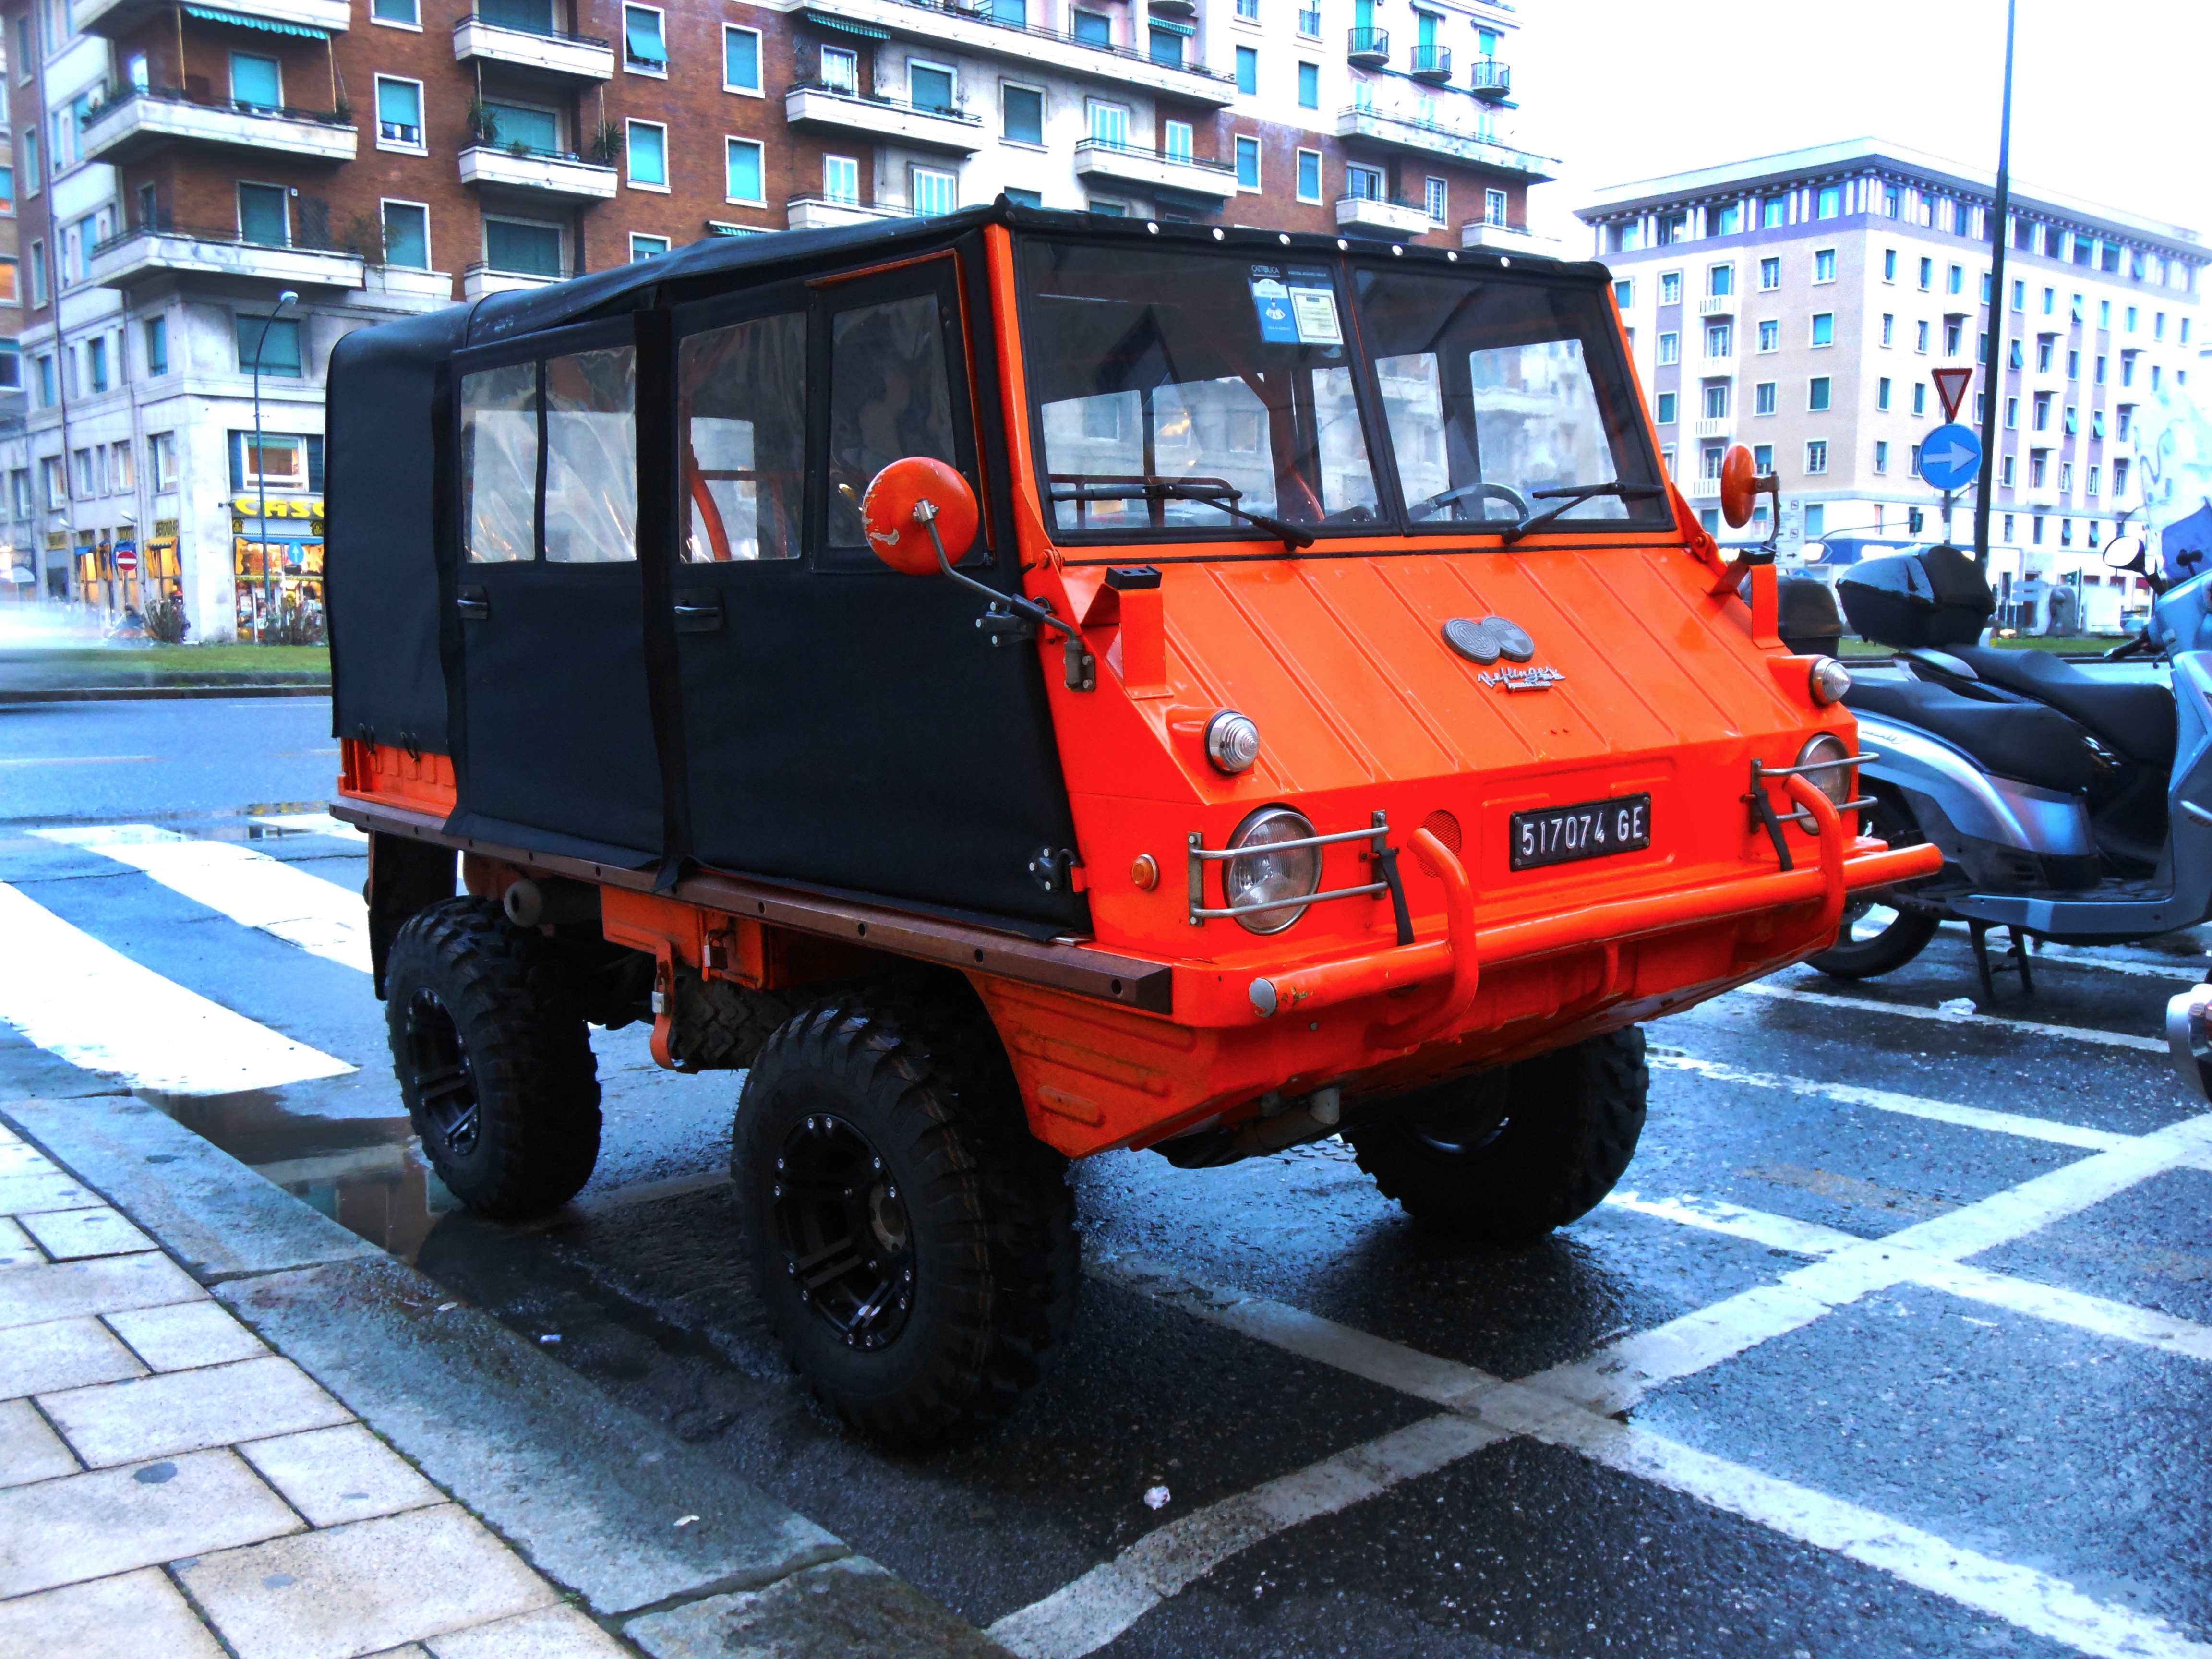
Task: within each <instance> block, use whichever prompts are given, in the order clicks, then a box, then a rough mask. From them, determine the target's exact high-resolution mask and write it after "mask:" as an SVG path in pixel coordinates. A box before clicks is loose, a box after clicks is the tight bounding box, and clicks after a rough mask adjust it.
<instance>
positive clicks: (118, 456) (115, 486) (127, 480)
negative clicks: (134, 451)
mask: <svg viewBox="0 0 2212 1659" xmlns="http://www.w3.org/2000/svg"><path fill="white" fill-rule="evenodd" d="M136 473H137V466H136V465H135V464H134V463H133V460H132V458H131V445H130V443H129V441H124V442H122V443H116V444H110V445H109V446H108V449H107V488H108V489H109V490H110V491H111V492H112V493H113V494H115V495H128V494H129V493H130V492H131V490H132V489H136V488H137V483H138V480H137V477H136V476H135V475H136Z"/></svg>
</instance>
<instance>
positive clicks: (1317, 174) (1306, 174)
mask: <svg viewBox="0 0 2212 1659" xmlns="http://www.w3.org/2000/svg"><path fill="white" fill-rule="evenodd" d="M1298 200H1300V201H1301V202H1318V201H1319V200H1321V152H1320V151H1319V150H1317V149H1302V150H1300V151H1299V152H1298Z"/></svg>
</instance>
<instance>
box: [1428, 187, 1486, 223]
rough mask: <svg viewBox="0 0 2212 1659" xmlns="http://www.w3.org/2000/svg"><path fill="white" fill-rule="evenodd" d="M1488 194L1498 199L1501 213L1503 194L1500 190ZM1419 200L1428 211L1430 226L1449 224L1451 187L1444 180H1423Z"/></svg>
mask: <svg viewBox="0 0 2212 1659" xmlns="http://www.w3.org/2000/svg"><path fill="white" fill-rule="evenodd" d="M1490 193H1491V194H1492V196H1495V197H1497V198H1498V211H1499V212H1501V213H1503V212H1504V210H1505V192H1504V191H1502V190H1494V191H1491V192H1490ZM1421 200H1422V204H1423V205H1424V206H1425V207H1426V208H1427V209H1428V210H1429V222H1430V223H1431V224H1432V225H1442V224H1448V223H1449V222H1450V221H1451V187H1450V186H1449V185H1447V184H1446V183H1445V182H1444V180H1443V179H1424V180H1423V181H1422V192H1421Z"/></svg>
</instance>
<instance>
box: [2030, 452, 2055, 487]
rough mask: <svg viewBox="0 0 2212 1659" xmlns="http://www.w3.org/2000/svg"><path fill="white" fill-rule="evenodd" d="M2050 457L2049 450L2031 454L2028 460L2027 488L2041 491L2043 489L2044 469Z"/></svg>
mask: <svg viewBox="0 0 2212 1659" xmlns="http://www.w3.org/2000/svg"><path fill="white" fill-rule="evenodd" d="M2050 455H2051V452H2050V451H2049V450H2047V449H2039V450H2035V451H2033V452H2032V453H2030V454H2029V456H2028V458H2027V487H2028V488H2029V489H2042V488H2043V474H2044V468H2045V465H2046V463H2047V462H2048V460H2049V459H2050Z"/></svg>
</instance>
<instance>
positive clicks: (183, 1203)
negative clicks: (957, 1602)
mask: <svg viewBox="0 0 2212 1659" xmlns="http://www.w3.org/2000/svg"><path fill="white" fill-rule="evenodd" d="M0 1121H5V1122H6V1123H8V1124H9V1126H10V1127H13V1128H14V1129H15V1131H16V1132H17V1133H20V1134H21V1135H22V1136H23V1137H24V1138H25V1139H27V1140H30V1141H32V1142H33V1143H34V1144H35V1145H36V1146H38V1147H39V1148H40V1150H41V1151H43V1152H46V1155H47V1156H48V1157H50V1158H52V1159H53V1160H54V1161H55V1162H56V1163H57V1164H61V1165H62V1166H63V1167H64V1169H66V1170H69V1172H70V1174H71V1175H72V1176H75V1177H76V1179H77V1180H78V1181H79V1182H82V1184H84V1185H85V1186H87V1187H89V1188H93V1189H94V1191H96V1192H99V1193H100V1194H102V1195H103V1196H105V1197H106V1199H107V1200H108V1201H109V1202H110V1203H112V1205H114V1206H115V1207H116V1208H118V1209H119V1210H121V1211H122V1212H124V1213H125V1214H126V1215H127V1216H129V1217H130V1218H131V1220H132V1221H134V1222H135V1223H137V1225H138V1226H139V1227H140V1228H141V1229H142V1230H143V1231H145V1232H146V1233H148V1234H149V1236H150V1237H153V1238H154V1239H155V1242H156V1243H158V1244H159V1245H160V1247H161V1249H163V1250H164V1251H165V1252H167V1254H168V1255H170V1256H172V1257H173V1259H175V1260H176V1261H178V1262H179V1265H180V1266H181V1267H183V1268H184V1269H185V1272H186V1273H190V1274H191V1276H192V1278H194V1279H197V1280H198V1281H199V1282H200V1283H201V1284H203V1285H206V1286H207V1287H208V1288H209V1290H210V1291H211V1292H212V1293H213V1294H214V1296H215V1297H216V1299H217V1300H219V1301H220V1302H222V1304H224V1305H225V1306H226V1307H228V1309H229V1310H231V1311H232V1312H233V1313H234V1314H235V1315H236V1316H238V1317H239V1318H240V1319H241V1320H243V1321H245V1322H246V1324H248V1325H249V1326H251V1327H252V1328H253V1329H254V1330H255V1332H256V1333H257V1334H258V1335H259V1336H260V1337H261V1338H262V1340H264V1341H265V1342H267V1343H268V1344H269V1345H270V1346H271V1347H272V1348H274V1349H276V1351H277V1352H279V1353H281V1354H283V1356H284V1357H285V1358H288V1359H290V1360H291V1361H292V1362H293V1363H294V1364H297V1365H298V1366H299V1367H300V1368H301V1370H304V1371H306V1372H307V1374H308V1375H309V1376H312V1377H313V1378H314V1379H315V1381H316V1382H318V1383H320V1384H321V1385H322V1386H323V1387H324V1388H325V1389H328V1390H329V1391H330V1392H331V1394H333V1395H336V1396H337V1398H338V1399H339V1400H340V1401H342V1402H343V1404H344V1405H345V1406H346V1407H348V1408H349V1410H351V1411H352V1412H353V1413H355V1414H356V1416H358V1417H359V1418H360V1419H362V1421H364V1422H365V1423H367V1424H368V1425H369V1427H370V1428H371V1429H372V1430H373V1431H374V1432H375V1433H376V1434H377V1435H378V1436H380V1437H381V1438H383V1439H384V1440H386V1442H388V1443H390V1444H391V1445H392V1447H393V1448H394V1449H397V1450H398V1451H399V1452H400V1453H401V1454H402V1455H404V1456H405V1457H406V1458H407V1459H408V1460H409V1461H410V1462H412V1463H413V1464H414V1465H415V1466H416V1468H419V1469H420V1470H421V1471H422V1474H424V1475H425V1476H427V1477H428V1479H429V1480H432V1481H434V1482H435V1483H436V1484H437V1485H438V1486H441V1487H443V1488H444V1489H445V1490H446V1491H447V1492H448V1493H449V1494H450V1495H451V1496H452V1497H453V1498H454V1499H455V1500H457V1501H458V1502H459V1503H460V1504H462V1505H463V1506H465V1508H466V1509H467V1510H470V1511H471V1513H473V1514H474V1515H475V1516H477V1518H478V1519H480V1520H481V1521H483V1522H484V1523H485V1524H486V1525H487V1526H489V1527H490V1528H492V1529H493V1531H494V1532H495V1533H496V1534H499V1536H500V1537H501V1538H502V1539H503V1540H504V1541H506V1542H507V1544H508V1546H509V1547H512V1548H513V1550H514V1551H515V1552H516V1553H518V1554H519V1555H520V1556H521V1557H522V1559H524V1560H526V1561H527V1562H528V1563H529V1564H530V1565H532V1567H533V1568H535V1569H536V1570H537V1571H538V1572H540V1573H542V1574H543V1575H544V1577H546V1578H548V1579H550V1581H552V1583H555V1584H556V1586H558V1587H559V1588H561V1589H564V1590H567V1591H569V1592H572V1593H573V1594H574V1595H576V1596H577V1597H578V1598H579V1599H580V1601H581V1603H582V1605H583V1606H584V1607H586V1608H587V1609H588V1610H589V1611H590V1612H591V1613H592V1614H594V1615H596V1616H597V1618H598V1620H599V1623H600V1624H601V1626H603V1627H604V1628H605V1629H607V1630H608V1631H610V1632H615V1633H618V1634H620V1635H622V1636H623V1637H625V1638H628V1639H629V1641H630V1642H632V1643H634V1644H636V1646H637V1647H638V1648H639V1649H640V1650H642V1651H644V1652H646V1653H648V1654H651V1655H653V1656H655V1659H695V1656H696V1659H704V1656H707V1655H709V1654H725V1653H732V1652H756V1651H757V1652H760V1653H764V1654H765V1653H775V1654H785V1653H790V1654H801V1653H803V1654H806V1655H809V1656H817V1655H818V1656H823V1659H828V1656H833V1655H843V1654H851V1655H853V1656H855V1659H858V1656H861V1655H866V1656H869V1659H878V1656H880V1659H1007V1656H1006V1652H1005V1650H1003V1649H1002V1648H1000V1647H999V1646H997V1645H996V1644H994V1643H992V1642H991V1641H990V1640H989V1639H988V1638H986V1637H984V1636H983V1635H982V1634H981V1632H977V1631H976V1630H975V1629H974V1627H973V1626H969V1625H968V1624H966V1623H965V1622H964V1621H963V1620H959V1619H957V1618H956V1617H955V1616H954V1615H952V1614H951V1613H948V1612H946V1611H945V1609H944V1608H943V1607H939V1605H938V1604H937V1603H936V1602H934V1601H931V1600H930V1599H929V1598H928V1597H927V1596H925V1595H922V1594H921V1592H920V1591H918V1590H915V1589H913V1588H912V1587H911V1586H909V1585H908V1584H906V1583H903V1582H902V1581H901V1580H899V1579H898V1578H896V1577H894V1576H893V1575H891V1574H890V1573H889V1572H888V1571H885V1570H884V1568H882V1567H880V1566H878V1565H876V1564H875V1563H874V1562H872V1561H870V1560H867V1559H866V1558H865V1557H861V1556H859V1555H856V1554H855V1553H854V1552H853V1551H852V1549H851V1548H850V1547H848V1546H847V1545H846V1544H845V1543H844V1542H843V1541H842V1540H840V1539H838V1538H836V1536H834V1535H833V1534H830V1533H829V1532H827V1531H825V1530H823V1528H820V1527H817V1526H816V1525H815V1524H814V1523H813V1522H811V1521H808V1520H807V1519H805V1517H804V1516H800V1515H798V1514H796V1513H794V1512H793V1510H788V1509H786V1508H785V1507H784V1506H783V1505H781V1504H778V1503H777V1502H776V1501H775V1499H773V1498H769V1496H767V1495H766V1494H765V1493H763V1492H761V1491H759V1490H758V1489H757V1487H755V1486H752V1485H751V1484H750V1483H749V1482H747V1481H744V1480H740V1479H738V1477H737V1476H736V1475H734V1474H731V1473H730V1472H729V1471H728V1470H726V1469H725V1468H722V1467H721V1466H720V1465H719V1464H717V1463H715V1462H713V1461H712V1460H711V1459H710V1458H708V1456H707V1455H705V1454H704V1453H702V1452H701V1451H700V1450H699V1449H697V1448H696V1447H693V1446H691V1445H689V1444H687V1443H684V1442H683V1441H681V1440H678V1438H676V1437H675V1436H674V1435H673V1434H671V1432H670V1431H668V1430H667V1429H666V1428H665V1427H664V1426H663V1425H660V1424H659V1423H656V1422H653V1421H652V1420H651V1419H647V1418H645V1417H643V1416H641V1415H639V1414H638V1413H635V1412H632V1411H631V1410H629V1408H628V1407H623V1406H621V1405H619V1404H617V1402H616V1401H613V1400H611V1399H610V1398H609V1397H608V1396H607V1395H605V1394H603V1393H601V1392H600V1391H599V1389H597V1388H595V1387H593V1386H592V1384H591V1383H588V1382H586V1381H585V1380H584V1379H583V1378H582V1377H580V1376H578V1375H577V1374H576V1373H574V1372H573V1371H571V1370H568V1368H567V1367H565V1366H563V1365H562V1364H559V1363H557V1362H556V1361H555V1360H553V1359H550V1358H547V1357H546V1356H545V1355H544V1354H543V1353H541V1352H539V1351H538V1349H536V1348H534V1347H532V1346H530V1345H529V1344H527V1343H526V1342H524V1341H523V1340H521V1339H520V1337H519V1336H517V1335H516V1334H514V1333H513V1332H512V1331H510V1330H508V1329H507V1327H506V1326H504V1325H502V1324H501V1323H500V1322H498V1321H496V1320H495V1319H493V1318H491V1317H490V1316H489V1315H486V1314H483V1313H481V1312H478V1311H477V1310H475V1309H472V1308H468V1307H465V1306H463V1305H461V1304H457V1303H456V1302H454V1301H453V1300H452V1299H451V1298H450V1297H449V1296H448V1294H447V1292H446V1291H444V1290H443V1289H442V1288H441V1286H440V1285H437V1284H436V1283H435V1282H434V1281H432V1280H431V1279H428V1278H427V1277H425V1276H424V1275H423V1274H422V1273H417V1272H416V1270H415V1269H414V1268H412V1267H408V1266H406V1265H405V1264H404V1263H402V1262H399V1261H394V1260H393V1259H392V1258H391V1257H390V1256H388V1255H385V1253H384V1252H383V1251H381V1250H380V1249H377V1248H375V1247H374V1245H371V1244H369V1243H367V1242H366V1241H365V1240H362V1239H360V1238H357V1237H355V1236H354V1235H353V1234H352V1233H349V1232H348V1231H346V1230H345V1229H343V1227H340V1226H339V1225H337V1223H336V1222H334V1221H332V1220H331V1219H329V1218H327V1217H325V1216H324V1215H323V1214H322V1213H321V1212H319V1211H316V1210H314V1209H312V1208H310V1207H309V1206H307V1205H306V1204H304V1203H302V1202H301V1201H300V1200H297V1199H295V1198H293V1197H292V1196H291V1195H290V1194H288V1193H286V1192H284V1191H283V1189H282V1188H278V1187H276V1186H274V1185H272V1184H270V1182H267V1181H264V1179H263V1178H262V1177H261V1176H258V1175H256V1174H255V1173H254V1172H253V1171H252V1170H250V1169H248V1168H247V1167H246V1165H244V1164H240V1163H239V1162H238V1161H237V1160H236V1159H235V1158H232V1157H230V1155H229V1154H228V1153H227V1152H222V1150H220V1149H219V1148H217V1147H216V1146H212V1145H211V1144H210V1143H209V1142H207V1141H204V1140H203V1139H200V1138H199V1137H198V1136H197V1135H196V1134H194V1133H192V1132H191V1131H190V1130H188V1129H186V1128H185V1127H183V1126H182V1125H181V1124H179V1123H178V1122H176V1121H174V1120H173V1119H172V1118H170V1117H168V1116H167V1115H166V1114H164V1113H162V1112H161V1110H160V1109H157V1108H155V1107H153V1106H150V1105H148V1104H146V1103H144V1102H143V1101H139V1100H137V1099H135V1098H132V1097H127V1096H120V1097H119V1096H112V1095H111V1096H92V1097H79V1098H76V1099H70V1100H17V1101H12V1102H8V1103H4V1104H0Z"/></svg>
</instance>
